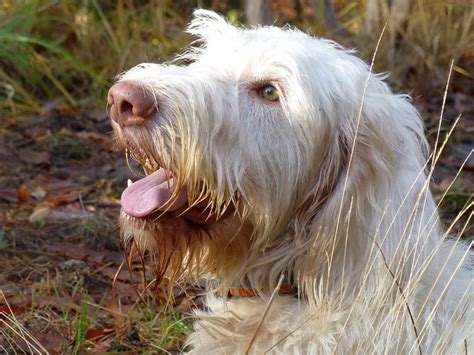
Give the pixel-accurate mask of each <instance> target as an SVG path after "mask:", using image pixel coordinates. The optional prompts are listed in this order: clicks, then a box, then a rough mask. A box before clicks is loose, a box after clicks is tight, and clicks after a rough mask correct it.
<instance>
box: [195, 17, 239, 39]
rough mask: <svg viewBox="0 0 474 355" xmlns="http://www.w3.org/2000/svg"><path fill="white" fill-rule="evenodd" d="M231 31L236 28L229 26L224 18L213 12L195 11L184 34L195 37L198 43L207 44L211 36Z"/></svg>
mask: <svg viewBox="0 0 474 355" xmlns="http://www.w3.org/2000/svg"><path fill="white" fill-rule="evenodd" d="M233 30H236V28H235V27H234V26H232V25H230V24H229V23H228V22H227V21H226V20H225V19H224V17H222V16H220V15H218V14H216V13H215V12H213V11H209V10H204V9H197V10H195V11H194V13H193V20H192V21H191V23H190V24H189V26H188V28H187V29H186V32H187V33H189V34H191V35H193V36H196V37H197V38H198V41H201V42H207V40H208V39H209V38H210V37H212V36H215V35H221V34H223V33H228V32H229V31H233Z"/></svg>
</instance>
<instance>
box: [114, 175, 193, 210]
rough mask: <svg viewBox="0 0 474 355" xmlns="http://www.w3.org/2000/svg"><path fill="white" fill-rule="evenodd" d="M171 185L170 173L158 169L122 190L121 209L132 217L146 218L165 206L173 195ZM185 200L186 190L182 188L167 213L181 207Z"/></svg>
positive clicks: (172, 181)
mask: <svg viewBox="0 0 474 355" xmlns="http://www.w3.org/2000/svg"><path fill="white" fill-rule="evenodd" d="M173 185H174V180H173V177H171V174H170V172H169V171H166V170H164V169H159V170H157V171H155V172H154V173H153V174H150V175H148V176H146V177H144V178H143V179H140V180H138V181H136V182H134V183H133V184H131V185H130V186H129V187H127V188H126V189H125V190H124V192H123V193H122V198H121V205H122V209H123V210H124V211H125V213H127V214H128V215H130V216H132V217H146V216H148V215H150V214H151V213H153V212H155V211H156V210H159V209H161V208H162V207H163V206H164V205H165V203H166V202H167V201H168V200H169V199H170V197H171V194H172V193H173ZM187 200H188V197H187V194H186V188H183V190H182V191H181V192H180V193H179V195H178V198H177V199H176V201H175V202H174V203H173V204H172V205H171V206H169V207H168V208H167V211H175V210H177V209H179V208H181V207H183V206H184V205H185V204H186V202H187Z"/></svg>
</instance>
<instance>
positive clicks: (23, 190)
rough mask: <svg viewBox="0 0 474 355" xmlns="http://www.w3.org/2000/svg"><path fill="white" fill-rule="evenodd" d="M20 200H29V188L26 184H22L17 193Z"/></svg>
mask: <svg viewBox="0 0 474 355" xmlns="http://www.w3.org/2000/svg"><path fill="white" fill-rule="evenodd" d="M16 196H17V198H18V202H22V203H23V202H27V201H28V188H27V187H26V186H25V185H22V186H20V188H19V189H18V192H17V194H16Z"/></svg>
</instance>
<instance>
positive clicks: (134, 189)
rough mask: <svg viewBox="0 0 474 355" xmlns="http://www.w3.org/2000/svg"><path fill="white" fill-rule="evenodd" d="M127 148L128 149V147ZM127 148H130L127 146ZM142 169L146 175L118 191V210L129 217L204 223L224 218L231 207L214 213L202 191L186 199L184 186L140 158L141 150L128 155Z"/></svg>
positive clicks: (154, 165) (159, 168) (231, 209)
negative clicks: (197, 196)
mask: <svg viewBox="0 0 474 355" xmlns="http://www.w3.org/2000/svg"><path fill="white" fill-rule="evenodd" d="M128 149H129V148H128ZM129 150H130V149H129ZM130 155H131V156H132V157H133V158H134V159H135V160H137V161H138V162H139V163H140V164H141V165H142V167H143V168H144V170H145V172H146V173H147V175H146V176H145V177H143V178H141V179H139V180H137V181H135V182H133V183H132V182H131V181H130V180H129V182H128V186H127V188H126V189H125V190H124V191H123V192H122V196H121V206H122V210H123V211H124V212H125V213H126V214H127V215H128V216H130V217H133V218H138V219H142V220H148V221H153V222H159V223H164V224H177V223H180V222H183V221H185V222H187V223H188V224H194V225H200V226H206V225H211V224H214V223H216V222H217V221H219V220H222V219H225V218H226V217H228V216H229V215H230V214H231V213H232V212H233V211H234V210H235V207H234V205H233V204H229V205H228V206H226V208H225V210H223V211H221V212H220V213H216V212H215V210H214V208H213V207H214V206H213V204H212V200H211V199H210V198H208V197H206V194H201V195H202V196H201V197H200V198H198V199H197V200H196V201H193V202H190V201H189V196H188V185H187V184H186V183H182V182H179V179H178V178H177V176H176V174H173V172H171V171H170V170H167V169H165V168H162V167H160V166H159V165H157V164H152V163H150V159H148V158H145V159H143V158H142V157H143V156H146V154H145V155H144V153H143V152H140V153H138V152H137V151H135V152H134V154H130Z"/></svg>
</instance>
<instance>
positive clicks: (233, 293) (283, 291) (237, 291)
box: [228, 285, 298, 298]
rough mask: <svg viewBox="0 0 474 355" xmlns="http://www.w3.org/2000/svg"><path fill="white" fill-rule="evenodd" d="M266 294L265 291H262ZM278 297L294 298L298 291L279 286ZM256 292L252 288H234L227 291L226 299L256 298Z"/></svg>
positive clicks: (287, 286) (288, 286) (293, 288)
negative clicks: (287, 296)
mask: <svg viewBox="0 0 474 355" xmlns="http://www.w3.org/2000/svg"><path fill="white" fill-rule="evenodd" d="M263 291H264V292H266V291H267V290H263ZM278 294H279V295H292V296H296V295H297V294H298V289H297V288H296V287H294V286H291V285H281V286H280V288H279V289H278ZM256 296H258V292H257V290H256V289H254V288H236V287H231V288H229V291H228V297H229V298H231V297H256Z"/></svg>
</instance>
